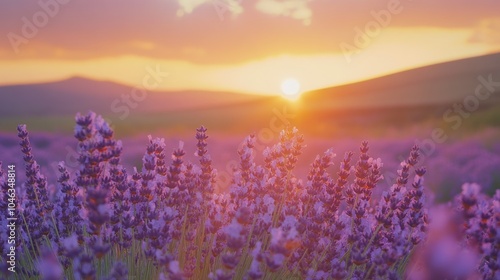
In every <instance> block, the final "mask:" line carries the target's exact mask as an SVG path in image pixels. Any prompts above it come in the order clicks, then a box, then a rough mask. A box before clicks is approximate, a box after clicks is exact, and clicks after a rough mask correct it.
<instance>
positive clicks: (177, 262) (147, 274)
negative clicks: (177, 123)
mask: <svg viewBox="0 0 500 280" xmlns="http://www.w3.org/2000/svg"><path fill="white" fill-rule="evenodd" d="M206 132H207V130H206V129H205V128H204V127H201V128H199V129H198V130H197V132H196V140H197V145H196V148H195V155H196V157H197V158H198V161H197V162H188V161H186V160H185V159H184V157H185V153H186V151H185V150H184V147H183V143H180V144H179V147H178V148H176V149H174V150H173V151H172V152H171V155H170V157H168V156H167V150H166V145H165V141H164V139H158V138H156V139H154V138H152V137H150V138H149V144H148V146H147V147H146V152H145V154H144V156H143V158H142V167H141V168H140V169H134V171H133V172H132V173H128V172H127V170H126V169H125V168H124V166H123V165H122V162H121V155H122V144H121V142H120V141H117V140H115V139H114V136H113V131H112V130H111V129H110V127H109V126H108V124H107V123H106V122H104V121H103V119H102V118H101V117H100V116H96V115H95V114H94V113H89V114H87V115H77V117H76V128H75V137H76V139H77V141H78V155H79V158H78V161H79V164H80V168H79V169H78V170H77V171H76V172H69V170H68V169H67V168H66V166H65V164H64V162H61V163H60V164H59V168H58V169H59V177H58V180H57V184H55V185H52V184H50V183H49V182H48V181H47V179H46V177H45V176H43V175H42V174H41V172H40V165H39V164H38V163H37V161H36V160H35V157H34V155H33V151H32V146H31V143H30V139H29V136H28V132H27V130H26V126H23V125H21V126H19V127H18V136H19V138H20V144H21V151H22V154H23V159H24V162H25V171H26V182H24V183H23V184H22V185H18V186H17V189H16V190H17V199H18V204H17V211H16V212H17V213H16V217H18V218H19V219H18V221H19V223H18V224H19V226H18V231H17V236H16V237H17V239H16V243H15V246H16V251H17V256H18V259H17V265H16V273H12V272H10V271H8V270H7V265H6V263H7V260H6V259H5V256H6V255H7V251H8V250H9V248H8V247H9V246H7V245H6V244H7V240H6V238H7V237H8V234H9V233H8V232H7V222H8V221H7V219H6V216H5V215H3V214H2V215H0V223H1V224H2V227H1V229H0V231H1V232H0V239H1V240H0V242H1V243H2V244H5V245H4V246H2V247H0V249H1V250H2V251H1V258H2V259H1V261H2V273H3V275H4V277H10V278H12V279H406V278H411V279H446V278H449V279H476V278H477V277H480V276H482V277H483V278H484V279H498V278H499V277H500V276H499V275H500V273H499V272H497V271H498V270H499V269H500V264H499V258H498V257H499V256H498V254H499V250H500V245H499V244H500V242H499V241H500V240H499V237H500V231H499V228H500V227H499V222H500V213H499V209H500V204H499V203H500V202H499V199H500V192H498V191H497V194H496V195H495V196H494V197H493V198H487V197H486V196H484V195H481V194H480V193H479V189H478V187H477V186H476V185H466V186H464V191H463V193H462V194H461V195H460V196H458V197H457V199H456V200H455V202H454V204H450V205H449V206H447V207H446V209H448V211H451V212H450V213H452V214H450V215H447V214H436V215H434V214H432V213H433V212H432V211H434V210H432V209H433V208H432V209H431V205H429V203H428V202H426V200H425V197H426V191H425V190H424V184H423V182H424V181H423V176H424V174H425V172H426V171H425V169H424V168H421V167H417V163H418V160H419V156H420V155H419V149H418V147H413V148H412V149H411V151H410V153H409V155H408V158H407V159H406V160H405V161H403V162H402V163H401V165H400V168H399V170H398V172H397V174H398V177H397V178H396V180H395V182H394V184H393V185H392V186H387V187H384V186H383V185H385V184H383V183H382V182H383V181H381V180H382V179H383V176H382V175H381V174H382V171H381V170H382V167H383V164H382V162H381V160H380V159H378V158H373V157H371V156H370V154H369V146H368V143H366V142H363V143H362V144H361V147H360V149H359V154H358V155H354V154H353V153H350V152H349V153H346V154H345V155H344V156H343V158H342V159H341V160H340V165H339V166H333V165H334V159H335V156H336V155H335V154H334V153H333V152H332V150H327V151H326V152H324V153H323V154H322V155H319V156H317V157H316V159H315V160H314V162H313V163H312V164H311V166H310V171H309V173H308V174H307V176H306V177H305V178H302V179H300V178H298V177H297V176H296V175H295V173H294V170H295V169H296V165H297V161H298V157H299V156H300V155H301V153H302V151H303V149H304V147H305V144H304V140H303V138H302V136H301V135H300V134H299V133H298V131H297V130H296V129H293V128H287V129H285V130H284V131H283V132H282V133H281V135H280V139H279V142H278V143H276V144H275V145H274V146H272V147H268V148H267V149H265V150H264V152H263V155H262V156H263V161H262V164H258V163H257V162H258V161H257V160H256V156H257V155H256V153H255V151H254V145H255V142H256V139H255V137H254V136H249V137H248V138H247V139H246V140H245V141H244V143H243V145H242V146H241V148H240V149H239V151H238V154H239V165H238V166H237V167H235V169H234V171H233V174H232V181H231V186H230V190H229V191H228V192H216V191H215V190H214V187H215V184H216V180H217V173H216V170H215V169H214V168H213V165H212V160H211V158H210V156H209V153H208V144H207V139H208V136H207V133H206ZM332 166H333V167H332ZM0 169H1V170H2V171H0V185H1V186H2V189H3V192H2V196H1V203H2V207H1V209H2V210H3V211H6V210H5V209H7V205H8V203H9V201H8V198H9V197H8V195H7V193H8V192H7V189H8V188H9V181H8V176H7V172H5V169H2V168H0ZM377 189H378V190H380V191H377V193H379V192H380V193H382V195H380V196H379V195H375V194H374V193H376V192H375V191H376V190H377ZM427 209H431V210H427ZM437 212H438V213H442V212H443V211H441V212H439V211H437ZM459 213H461V214H459ZM439 217H444V218H442V219H443V220H446V222H442V221H441V220H439ZM436 220H437V221H438V222H433V221H436ZM444 225H446V226H444ZM437 248H442V250H437ZM443 250H444V251H443ZM464 252H465V253H464ZM455 253H457V254H455ZM458 253H464V254H458ZM443 254H444V256H443ZM457 255H461V256H464V257H463V258H462V259H459V260H455V259H454V258H455V257H456V256H457ZM456 261H460V262H463V263H464V265H463V266H461V267H459V268H460V269H458V268H457V267H454V266H455V263H456ZM465 264H466V265H465ZM436 277H437V278H436ZM443 277H444V278H443Z"/></svg>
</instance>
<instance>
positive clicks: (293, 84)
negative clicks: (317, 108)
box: [281, 78, 300, 98]
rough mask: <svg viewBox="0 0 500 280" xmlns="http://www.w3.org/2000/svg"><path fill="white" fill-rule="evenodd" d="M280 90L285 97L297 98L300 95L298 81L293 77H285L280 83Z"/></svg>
mask: <svg viewBox="0 0 500 280" xmlns="http://www.w3.org/2000/svg"><path fill="white" fill-rule="evenodd" d="M281 92H282V93H283V95H284V96H285V97H287V98H297V97H299V95H300V83H299V81H297V80H296V79H294V78H288V79H285V80H284V81H283V82H282V83H281Z"/></svg>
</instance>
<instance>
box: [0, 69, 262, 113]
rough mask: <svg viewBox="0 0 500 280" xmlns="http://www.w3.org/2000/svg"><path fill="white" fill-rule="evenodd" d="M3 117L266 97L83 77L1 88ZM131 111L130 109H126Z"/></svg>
mask: <svg viewBox="0 0 500 280" xmlns="http://www.w3.org/2000/svg"><path fill="white" fill-rule="evenodd" d="M0 98H1V100H2V102H1V103H0V116H41V115H43V116H45V115H74V114H75V112H86V111H89V110H93V111H96V112H100V113H102V114H108V115H109V114H111V115H118V116H120V115H122V114H125V111H126V110H130V111H132V110H133V111H134V112H136V113H163V112H175V111H184V110H197V109H204V108H212V107H217V106H230V105H234V104H245V103H248V102H255V101H259V100H262V99H265V98H266V97H263V96H260V95H249V94H234V93H228V92H209V91H196V90H187V91H176V92H173V91H171V92H168V91H165V92H160V91H148V90H146V89H144V91H143V92H141V91H140V90H138V91H135V90H134V88H133V87H129V86H126V85H122V84H118V83H114V82H109V81H95V80H90V79H85V78H81V77H73V78H70V79H67V80H63V81H59V82H51V83H39V84H26V85H10V86H2V87H0ZM126 108H128V109H126Z"/></svg>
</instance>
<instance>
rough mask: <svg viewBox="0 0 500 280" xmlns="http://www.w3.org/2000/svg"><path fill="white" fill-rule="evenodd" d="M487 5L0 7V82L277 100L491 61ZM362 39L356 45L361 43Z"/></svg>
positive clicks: (106, 1)
mask: <svg viewBox="0 0 500 280" xmlns="http://www.w3.org/2000/svg"><path fill="white" fill-rule="evenodd" d="M499 11H500V1H492V0H480V1H470V0H443V1H435V0H413V1H410V0H401V1H397V0H389V1H387V0H384V1H381V0H377V1H373V0H357V1H352V0H342V1H340V0H282V1H278V0H143V1H139V0H88V1H83V0H40V1H18V0H0V34H1V39H0V84H19V83H34V82H45V81H54V80H61V79H65V78H68V77H71V76H83V77H88V78H91V79H97V80H111V81H116V82H119V83H124V84H127V85H131V86H135V85H140V84H141V83H142V80H143V77H144V76H145V75H147V70H146V69H147V68H148V67H150V68H155V67H159V68H161V70H162V71H164V72H168V73H169V76H168V78H167V79H165V80H164V81H163V82H162V83H161V85H160V87H159V89H166V90H178V89H204V90H224V91H234V92H247V93H262V94H279V87H280V82H281V81H283V80H284V79H286V78H289V77H293V78H295V79H297V80H298V81H300V83H301V84H302V87H303V89H304V90H310V89H316V88H322V87H327V86H332V85H338V84H343V83H347V82H352V81H357V80H363V79H367V78H370V77H375V76H381V75H385V74H388V73H392V72H397V71H401V70H405V69H410V68H415V67H418V66H423V65H428V64H433V63H437V62H443V61H449V60H454V59H458V58H465V57H471V56H478V55H483V54H488V53H493V52H498V51H500V13H499ZM361 32H362V35H360V34H361Z"/></svg>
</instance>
